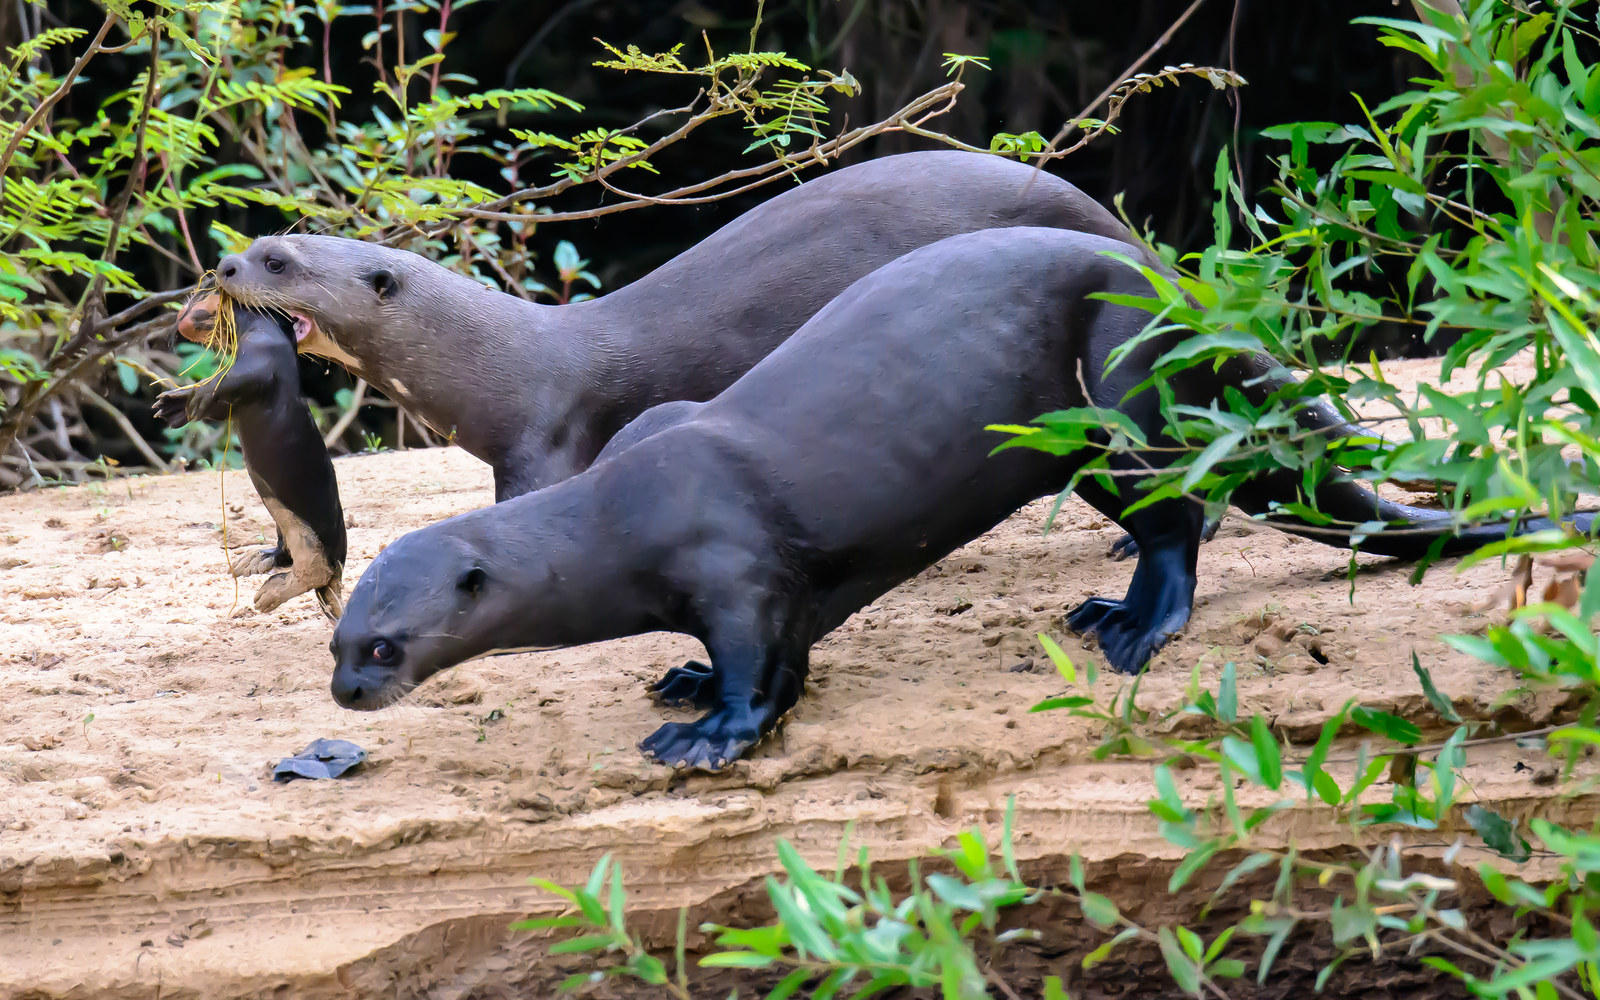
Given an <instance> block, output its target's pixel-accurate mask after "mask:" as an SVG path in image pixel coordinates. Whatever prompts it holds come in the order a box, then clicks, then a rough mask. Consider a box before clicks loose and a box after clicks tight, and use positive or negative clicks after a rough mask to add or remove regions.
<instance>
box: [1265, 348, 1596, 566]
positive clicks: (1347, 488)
mask: <svg viewBox="0 0 1600 1000" xmlns="http://www.w3.org/2000/svg"><path fill="white" fill-rule="evenodd" d="M1267 363H1268V362H1266V361H1265V359H1253V360H1252V361H1251V362H1250V364H1251V367H1252V368H1253V373H1252V375H1248V376H1247V377H1251V378H1253V379H1254V384H1253V385H1248V386H1247V388H1246V389H1245V392H1246V395H1247V396H1253V397H1255V398H1253V399H1252V402H1253V403H1256V404H1257V405H1261V404H1263V403H1265V402H1266V399H1267V397H1268V396H1269V395H1271V393H1272V392H1274V391H1275V390H1276V389H1278V388H1280V387H1282V386H1283V385H1284V384H1285V383H1284V381H1283V380H1281V379H1272V378H1270V377H1267V376H1266V372H1265V371H1264V366H1265V365H1266V364H1267ZM1235 384H1236V385H1237V384H1246V383H1244V382H1243V381H1242V380H1241V382H1236V383H1235ZM1298 421H1299V423H1300V426H1301V429H1302V430H1308V431H1316V432H1319V433H1322V434H1325V435H1326V436H1327V437H1329V438H1339V437H1357V436H1367V437H1370V436H1372V435H1371V434H1370V432H1367V431H1364V430H1362V429H1360V428H1358V427H1355V426H1354V425H1352V424H1350V423H1348V422H1347V421H1345V420H1344V418H1343V417H1341V416H1340V415H1339V414H1338V412H1337V411H1335V410H1334V409H1333V407H1331V406H1329V405H1327V404H1325V403H1323V404H1318V405H1316V406H1312V407H1309V408H1307V409H1305V410H1303V411H1301V412H1300V414H1299V415H1298ZM1304 500H1305V495H1304V489H1303V479H1302V477H1301V475H1300V473H1299V472H1296V471H1292V470H1287V469H1285V470H1275V471H1272V472H1267V473H1263V474H1261V475H1259V476H1256V477H1254V478H1253V479H1251V480H1250V481H1249V482H1247V483H1245V484H1243V485H1241V486H1240V487H1239V488H1238V489H1236V490H1235V491H1234V494H1233V503H1234V505H1235V506H1237V507H1238V508H1239V509H1240V510H1243V511H1244V512H1246V513H1247V514H1251V515H1266V516H1265V517H1264V518H1262V519H1263V520H1264V522H1265V523H1266V524H1269V525H1271V526H1272V527H1274V528H1277V529H1278V530H1280V531H1284V532H1288V533H1289V534H1291V535H1299V536H1300V537H1302V538H1310V539H1313V540H1314V541H1318V542H1322V543H1323V544H1325V545H1332V546H1336V547H1338V548H1347V547H1349V545H1350V539H1351V536H1352V534H1354V532H1353V531H1352V530H1351V529H1350V528H1349V527H1344V526H1335V525H1328V526H1319V525H1315V524H1313V523H1311V522H1309V521H1306V520H1303V519H1301V518H1298V517H1295V516H1293V515H1288V514H1282V513H1271V510H1272V505H1273V504H1274V503H1292V502H1304ZM1311 506H1313V507H1314V508H1315V509H1316V510H1319V511H1321V512H1322V513H1324V514H1326V515H1328V516H1329V517H1331V518H1333V519H1334V520H1335V521H1338V522H1342V525H1362V524H1371V523H1372V522H1383V523H1384V524H1386V525H1387V526H1388V527H1386V528H1385V529H1384V530H1383V531H1381V532H1379V531H1376V530H1372V531H1370V532H1363V534H1364V535H1365V537H1364V538H1363V540H1362V541H1361V543H1360V545H1361V550H1362V551H1363V552H1371V553H1374V554H1376V555H1384V556H1396V557H1399V558H1401V559H1420V558H1422V557H1423V556H1425V555H1427V554H1428V552H1429V550H1430V549H1432V548H1433V546H1434V544H1435V543H1437V542H1438V540H1439V539H1440V538H1444V539H1445V542H1444V544H1443V546H1442V547H1441V548H1440V549H1439V550H1438V552H1439V554H1441V555H1453V554H1459V553H1463V552H1470V551H1472V550H1474V549H1477V548H1479V547H1481V546H1483V545H1486V544H1488V543H1489V542H1493V541H1496V540H1498V539H1502V538H1506V537H1508V536H1510V535H1525V534H1528V533H1530V532H1534V531H1543V530H1545V529H1547V528H1553V527H1556V522H1554V521H1552V520H1550V519H1549V518H1545V517H1540V518H1530V519H1527V520H1524V521H1521V522H1518V523H1512V522H1508V521H1500V522H1488V523H1484V524H1462V523H1460V522H1459V521H1458V519H1457V518H1456V516H1455V515H1453V514H1451V513H1449V512H1447V511H1440V510H1428V509H1425V508H1422V507H1410V506H1407V505H1405V504H1400V503H1394V502H1392V501H1389V500H1385V499H1383V498H1382V497H1380V496H1378V495H1377V494H1375V493H1373V492H1372V491H1371V490H1368V489H1365V488H1363V487H1361V486H1359V485H1357V484H1356V483H1353V482H1349V481H1347V480H1346V481H1340V480H1329V481H1327V482H1324V483H1322V484H1321V485H1320V486H1318V487H1317V490H1316V497H1315V503H1313V504H1311ZM1593 522H1594V512H1586V513H1578V514H1572V515H1569V516H1568V517H1566V518H1563V519H1562V522H1561V523H1562V524H1565V525H1571V526H1572V527H1574V528H1576V529H1577V530H1579V531H1581V532H1583V533H1585V534H1588V533H1590V531H1591V528H1592V526H1593Z"/></svg>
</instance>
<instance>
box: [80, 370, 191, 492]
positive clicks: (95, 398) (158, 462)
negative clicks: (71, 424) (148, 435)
mask: <svg viewBox="0 0 1600 1000" xmlns="http://www.w3.org/2000/svg"><path fill="white" fill-rule="evenodd" d="M78 392H79V393H81V394H82V395H83V398H84V399H86V400H88V401H89V402H90V403H93V404H94V405H95V406H96V407H97V408H99V409H101V410H103V411H105V413H106V415H107V416H109V417H110V418H111V419H112V420H113V421H115V422H116V425H117V427H118V428H120V429H121V430H122V434H123V436H124V437H126V438H127V439H128V440H129V441H131V442H133V446H134V447H135V448H137V449H139V454H141V455H143V456H144V457H145V460H146V461H148V462H149V463H150V464H151V465H152V466H154V467H155V468H157V469H160V470H161V471H162V472H171V471H172V467H171V466H170V465H168V464H167V463H166V461H165V460H164V459H162V457H161V456H160V455H157V454H156V453H155V451H154V449H152V448H151V447H150V445H149V443H148V442H146V441H145V439H144V438H143V437H141V436H140V435H139V432H138V430H136V429H135V428H134V426H133V424H132V423H131V422H130V421H129V420H128V418H127V417H126V416H124V415H123V413H122V411H121V410H119V409H117V408H116V407H115V406H112V405H111V403H110V402H108V401H107V400H106V398H105V397H104V396H101V395H100V394H99V393H97V392H95V391H94V390H93V389H91V388H89V387H88V386H86V385H80V386H78Z"/></svg>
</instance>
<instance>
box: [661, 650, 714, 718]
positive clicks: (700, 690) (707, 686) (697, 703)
mask: <svg viewBox="0 0 1600 1000" xmlns="http://www.w3.org/2000/svg"><path fill="white" fill-rule="evenodd" d="M720 689H721V685H719V684H718V683H717V675H716V672H715V671H713V670H712V669H711V665H710V664H707V663H701V662H700V661H699V660H690V661H689V662H688V663H685V664H684V665H683V666H681V667H673V668H672V669H671V670H668V671H667V672H666V673H664V674H662V675H661V677H660V679H659V680H657V681H655V682H654V683H652V684H651V685H650V686H649V687H647V688H645V690H646V691H648V692H650V694H651V695H653V696H654V697H655V700H656V701H657V702H659V703H660V704H663V705H680V704H684V703H688V704H690V705H693V706H694V707H695V708H698V709H700V710H701V711H707V710H710V709H713V708H715V707H717V705H719V704H720V703H721V702H720V699H719V697H718V695H719V693H720Z"/></svg>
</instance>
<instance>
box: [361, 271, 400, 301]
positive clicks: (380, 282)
mask: <svg viewBox="0 0 1600 1000" xmlns="http://www.w3.org/2000/svg"><path fill="white" fill-rule="evenodd" d="M367 281H368V282H370V283H371V285H372V290H373V292H375V293H377V296H378V298H380V299H386V298H388V297H389V296H391V295H393V294H394V293H395V289H396V288H397V287H399V283H398V282H396V281H395V280H394V275H393V274H391V273H390V272H388V271H385V270H381V269H380V270H377V271H373V272H372V273H371V274H369V275H367Z"/></svg>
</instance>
